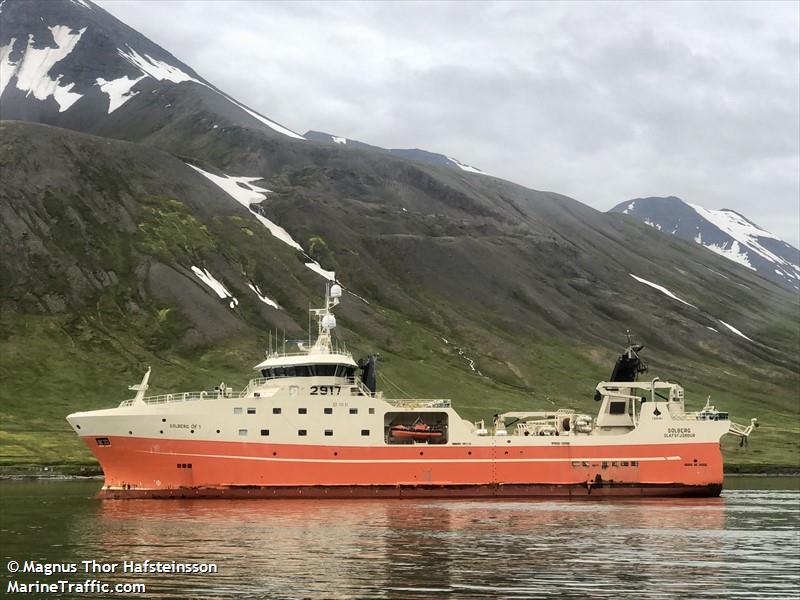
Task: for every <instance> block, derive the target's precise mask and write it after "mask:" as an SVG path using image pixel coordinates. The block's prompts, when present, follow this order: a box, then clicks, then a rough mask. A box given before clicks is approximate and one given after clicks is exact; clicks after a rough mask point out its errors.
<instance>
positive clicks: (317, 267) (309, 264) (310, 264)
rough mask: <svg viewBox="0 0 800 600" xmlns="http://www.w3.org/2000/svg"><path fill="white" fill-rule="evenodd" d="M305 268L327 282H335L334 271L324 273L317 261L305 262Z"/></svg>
mask: <svg viewBox="0 0 800 600" xmlns="http://www.w3.org/2000/svg"><path fill="white" fill-rule="evenodd" d="M305 265H306V267H308V268H309V269H311V270H312V271H314V273H316V274H317V275H321V276H322V277H324V278H325V279H327V280H328V281H336V271H326V270H325V269H323V268H322V267H321V266H320V265H319V263H318V262H317V261H312V262H307V263H305Z"/></svg>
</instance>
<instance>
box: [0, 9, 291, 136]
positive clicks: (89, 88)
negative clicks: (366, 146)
mask: <svg viewBox="0 0 800 600" xmlns="http://www.w3.org/2000/svg"><path fill="white" fill-rule="evenodd" d="M0 19H2V23H3V27H2V29H0V104H2V118H3V119H20V120H27V121H37V122H40V123H48V124H51V125H58V126H61V127H68V128H70V129H78V130H81V131H89V132H92V133H98V134H102V135H110V136H114V137H117V136H120V135H124V136H125V137H131V136H137V137H139V138H143V137H145V136H147V135H148V134H150V133H153V132H157V131H159V130H161V129H162V128H163V127H164V124H165V123H166V122H168V121H175V120H180V119H182V118H186V117H187V115H188V114H192V113H194V114H196V112H197V111H198V110H203V111H205V112H207V113H208V114H209V115H214V116H216V117H218V121H222V122H225V123H228V124H234V125H239V126H243V127H250V128H254V129H257V130H259V131H262V132H264V133H267V134H274V135H281V136H286V137H290V138H296V139H303V137H302V136H301V135H299V134H297V133H295V132H293V131H291V130H290V129H288V128H286V127H284V126H283V125H280V124H279V123H277V122H275V121H273V120H271V119H268V118H267V117H264V116H263V115H261V114H259V113H257V112H256V111H254V110H252V109H250V108H248V107H246V106H244V105H243V104H241V103H239V102H237V101H236V100H234V99H233V98H231V97H230V96H228V95H226V94H225V93H224V92H222V91H220V90H218V89H217V88H215V87H214V86H213V85H212V84H211V83H209V82H208V81H206V80H205V79H203V78H202V77H201V76H200V75H198V74H197V73H196V72H195V71H194V70H193V69H192V68H191V67H189V66H188V65H185V64H184V63H182V62H181V61H179V60H178V59H177V58H175V57H174V56H172V54H170V53H169V52H167V51H166V50H164V49H163V48H161V47H160V46H158V45H157V44H154V43H153V42H151V41H150V40H149V39H147V38H146V37H144V36H143V35H141V34H140V33H138V32H137V31H135V30H133V29H131V28H130V27H128V26H127V25H125V24H124V23H122V22H121V21H119V20H118V19H116V18H114V17H113V16H111V15H110V14H109V13H108V12H106V11H105V10H103V9H102V8H100V7H99V6H97V5H96V4H94V3H92V2H89V1H88V0H68V1H67V0H65V1H60V2H59V1H51V0H24V1H23V0H4V2H2V4H1V5H0ZM200 124H204V125H205V126H207V127H209V128H218V127H219V126H220V123H219V122H210V121H209V122H208V123H204V122H202V121H201V123H200Z"/></svg>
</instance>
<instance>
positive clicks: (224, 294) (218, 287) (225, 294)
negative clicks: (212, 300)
mask: <svg viewBox="0 0 800 600" xmlns="http://www.w3.org/2000/svg"><path fill="white" fill-rule="evenodd" d="M192 272H193V273H194V274H195V275H196V276H197V278H198V279H199V280H200V281H202V282H203V283H205V284H206V285H207V286H208V287H210V288H211V289H212V290H213V291H214V293H215V294H216V295H217V296H219V297H220V298H222V299H223V300H227V301H228V307H229V308H236V307H237V306H238V305H239V301H238V300H237V299H236V298H234V296H233V294H231V293H230V292H229V291H228V288H226V287H225V286H224V285H223V284H222V283H221V282H220V281H219V280H218V279H217V278H216V277H214V276H213V275H212V274H211V273H209V272H208V269H200V268H199V267H195V266H192Z"/></svg>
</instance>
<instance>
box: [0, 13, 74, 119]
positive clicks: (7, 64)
mask: <svg viewBox="0 0 800 600" xmlns="http://www.w3.org/2000/svg"><path fill="white" fill-rule="evenodd" d="M48 29H50V33H51V34H52V35H53V40H55V44H56V47H55V48H50V47H47V48H35V47H34V44H35V41H34V38H33V34H29V35H28V45H27V47H26V48H25V51H24V52H23V54H22V58H21V59H20V60H19V61H18V62H11V51H12V49H13V47H14V42H15V41H16V38H12V39H11V42H10V43H9V44H8V45H7V46H3V47H2V48H0V94H2V93H3V91H4V90H5V88H6V86H7V85H8V84H9V83H10V81H11V79H12V78H13V77H14V76H16V78H17V83H16V86H17V89H18V90H20V91H23V92H27V94H26V95H27V96H30V95H31V94H32V95H33V97H34V98H36V99H37V100H46V99H47V98H49V97H51V96H52V97H53V99H54V100H55V101H56V102H57V103H58V110H59V112H64V111H65V110H67V109H68V108H69V107H70V106H72V105H73V104H74V103H75V102H76V101H78V100H79V99H81V98H82V97H83V95H82V94H77V93H75V92H72V91H70V90H72V88H73V87H74V86H75V84H74V83H70V84H68V85H62V84H61V83H60V81H61V78H62V77H63V74H62V75H58V76H56V78H55V79H53V78H51V77H50V70H51V69H52V68H53V67H54V66H55V65H56V63H58V62H59V61H61V60H63V59H64V58H66V57H67V56H68V55H69V53H70V52H72V50H73V49H74V48H75V45H76V44H77V43H78V41H79V40H80V39H81V36H82V35H83V33H84V32H85V31H86V27H84V28H83V29H80V30H79V31H78V32H77V33H73V32H72V27H69V26H68V25H54V26H53V27H49V28H48Z"/></svg>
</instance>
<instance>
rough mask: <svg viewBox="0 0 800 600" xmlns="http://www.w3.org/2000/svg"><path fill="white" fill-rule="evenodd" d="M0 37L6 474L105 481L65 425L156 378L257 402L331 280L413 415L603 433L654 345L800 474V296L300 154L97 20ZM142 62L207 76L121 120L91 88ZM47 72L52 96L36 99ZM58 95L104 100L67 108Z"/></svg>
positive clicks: (660, 246) (743, 271) (519, 206)
mask: <svg viewBox="0 0 800 600" xmlns="http://www.w3.org/2000/svg"><path fill="white" fill-rule="evenodd" d="M87 6H88V8H87ZM37 21H38V22H39V23H44V29H42V28H41V27H40V26H39V25H37V24H36V23H37ZM0 24H2V27H0V31H2V34H3V36H5V38H4V40H11V39H13V40H15V41H14V42H13V43H11V42H9V41H4V42H3V43H4V47H5V48H10V51H9V52H8V53H5V54H3V60H4V61H5V60H8V61H10V62H13V63H14V65H15V69H16V70H15V71H14V75H13V76H11V77H10V78H9V79H8V81H7V83H6V87H5V90H4V92H3V95H2V97H0V113H2V115H3V118H4V119H7V116H8V115H11V116H13V117H14V118H15V120H3V121H2V122H0V177H2V185H0V244H1V245H2V246H1V248H2V255H3V260H2V261H0V284H1V287H0V325H2V326H1V327H0V372H1V374H2V378H3V384H2V386H0V414H1V415H2V421H1V422H2V425H0V439H2V440H3V444H2V446H1V448H2V449H1V450H0V464H2V465H14V464H21V463H26V462H27V463H30V462H36V463H64V462H67V463H72V464H85V463H87V462H89V460H90V458H89V457H88V455H87V453H86V451H85V450H84V449H83V448H82V447H81V445H80V444H79V443H78V442H77V441H76V439H75V436H74V435H73V434H72V432H71V431H70V430H69V428H68V427H67V425H66V423H65V421H64V419H63V417H64V415H65V414H67V413H69V412H71V411H74V410H78V409H91V408H96V407H101V406H108V405H110V404H113V403H115V402H117V401H118V400H120V399H122V398H123V397H124V396H125V395H126V394H127V392H126V386H127V385H128V384H130V383H134V382H136V381H138V380H139V379H140V378H141V373H142V372H143V371H144V369H145V368H146V366H147V365H152V367H153V377H152V379H151V383H152V385H153V389H154V393H158V392H168V391H171V390H175V389H197V388H198V387H205V388H210V387H213V386H214V385H217V384H219V382H220V380H224V381H226V382H227V383H228V385H231V386H232V387H236V388H238V387H241V386H242V385H243V384H244V383H245V382H246V379H247V376H248V372H249V369H250V368H251V366H252V365H253V364H255V363H256V362H258V360H259V356H263V354H262V352H263V350H264V348H266V347H267V346H268V344H270V340H271V343H273V344H274V343H275V338H276V336H277V337H280V338H281V339H282V338H283V337H284V336H285V337H286V338H289V339H305V337H306V336H307V323H308V321H307V315H308V313H307V309H308V305H309V301H311V302H312V303H314V304H316V301H315V300H314V299H315V298H317V299H318V298H319V297H320V295H321V291H322V286H323V285H324V283H325V282H326V280H328V279H330V278H333V277H335V278H336V279H337V280H338V281H339V282H341V283H342V285H343V286H344V288H345V290H346V292H347V293H346V294H345V297H344V302H343V303H342V305H341V306H340V307H339V309H337V320H338V323H339V326H338V328H337V331H338V334H339V337H340V338H341V339H342V340H344V341H345V342H346V343H347V345H348V347H349V348H351V349H352V350H353V351H354V353H355V354H356V355H357V356H362V355H363V354H365V353H367V352H378V353H379V354H380V356H381V359H380V368H379V385H380V386H381V388H382V389H384V390H386V392H387V393H388V394H390V395H395V396H397V395H400V396H405V395H414V396H423V397H451V398H453V399H454V402H455V405H456V406H457V407H458V409H459V410H460V411H461V412H462V414H463V415H464V416H465V418H470V419H480V418H486V417H487V416H489V415H491V414H493V413H495V412H498V411H502V410H505V409H511V408H512V407H513V408H517V409H519V410H525V409H530V410H534V409H542V408H550V407H552V406H553V405H554V404H555V405H565V406H572V407H575V408H576V409H579V410H585V411H592V412H593V411H595V410H596V405H595V404H594V402H593V400H592V395H593V390H594V385H595V384H596V382H597V381H598V380H601V379H604V378H607V377H608V375H609V373H610V368H611V366H612V364H613V360H614V358H615V355H616V353H617V352H618V351H619V349H620V347H621V345H622V344H624V342H625V331H626V330H631V331H632V332H633V334H634V335H635V336H636V337H637V339H638V340H639V341H642V342H644V343H646V344H647V347H648V353H647V356H648V358H649V363H650V365H651V368H652V372H653V373H652V374H653V376H656V375H657V376H659V377H662V378H663V379H667V378H669V379H673V380H675V379H677V380H680V381H681V382H682V383H683V384H684V385H685V386H686V389H687V401H688V403H689V406H690V407H696V408H700V407H701V406H702V405H703V404H704V402H705V399H706V396H707V395H712V396H713V398H714V401H715V402H716V403H717V404H718V405H724V409H725V410H730V411H731V413H732V414H734V415H735V416H737V417H739V418H742V419H745V418H749V417H750V416H758V417H759V418H760V420H761V422H762V423H763V425H762V427H761V429H759V434H758V436H757V437H756V438H754V439H753V441H752V443H751V446H750V448H749V449H736V448H730V454H729V459H730V460H732V461H733V462H734V463H735V464H738V465H746V464H758V465H762V464H765V463H767V464H771V465H790V464H795V463H796V462H797V461H798V459H800V456H798V448H797V445H796V439H797V435H798V433H800V429H799V428H798V425H797V423H798V419H797V416H798V415H797V412H798V408H797V403H796V393H797V388H798V383H800V376H798V371H800V357H798V354H797V351H796V349H797V344H798V333H799V332H798V327H797V307H796V300H795V298H796V297H795V295H794V294H793V292H792V291H791V290H787V289H786V288H784V287H782V286H780V285H777V284H776V283H773V282H771V281H768V280H765V279H764V278H763V277H761V276H760V275H758V274H757V273H755V272H753V271H752V270H750V269H747V268H745V267H743V266H742V265H738V264H736V263H733V262H731V261H728V260H726V259H725V258H723V257H720V256H716V255H714V254H712V253H709V252H707V250H705V249H704V248H701V247H699V245H697V244H695V243H694V242H686V241H684V240H681V239H679V238H677V237H673V236H666V235H664V236H661V235H659V236H654V235H653V232H652V230H651V229H649V228H648V227H646V226H645V225H642V224H641V223H639V222H637V221H635V220H633V219H627V218H620V216H619V215H616V214H604V213H601V212H598V211H596V210H594V209H592V208H590V207H588V206H586V205H583V204H581V203H580V202H577V201H575V200H573V199H571V198H568V197H566V196H563V195H560V194H557V193H553V192H542V191H536V190H531V189H527V188H524V187H522V186H519V185H516V184H513V183H511V182H507V181H503V180H500V179H497V178H494V177H486V176H482V175H479V174H476V173H471V172H468V171H465V170H462V169H460V168H459V169H457V168H453V167H452V166H447V165H439V164H433V163H431V162H423V161H418V160H408V159H406V158H404V157H400V156H397V155H394V154H391V153H387V152H385V151H380V150H376V149H373V148H369V147H366V148H364V147H342V146H343V145H342V144H325V143H321V142H316V141H313V140H306V139H299V138H298V137H294V136H292V135H289V134H285V133H282V132H280V131H279V130H276V129H275V128H274V127H272V126H269V125H266V124H264V123H263V122H262V121H260V120H258V119H255V118H252V117H251V116H250V114H249V113H247V112H246V111H245V110H244V109H243V108H240V106H239V104H240V103H238V102H236V101H235V100H233V99H230V98H229V97H228V96H226V95H224V93H223V92H221V91H219V90H216V89H214V88H213V87H212V86H211V84H209V83H207V82H205V80H204V79H203V78H202V76H201V75H200V74H199V73H196V72H195V71H193V70H191V69H190V68H189V67H188V66H187V65H184V64H183V63H180V61H178V60H177V59H174V58H173V57H171V55H169V54H168V53H167V52H166V51H165V50H162V49H158V50H157V47H155V45H153V46H149V45H148V44H151V43H150V42H147V41H146V40H144V38H142V39H139V38H140V37H141V36H139V34H137V33H136V32H133V31H132V30H130V29H129V28H127V27H126V26H124V25H123V24H121V23H120V22H119V21H117V20H116V19H114V18H113V17H112V16H111V15H109V14H108V13H106V12H104V11H101V10H100V9H99V8H98V7H96V6H95V5H93V4H91V3H89V2H61V3H57V2H43V3H39V2H13V1H12V0H6V1H5V2H4V3H3V4H2V5H0ZM57 25H62V26H64V27H66V28H67V30H57V36H58V37H59V40H58V41H57V40H56V34H54V32H53V30H52V29H51V28H54V27H56V26H57ZM64 31H68V33H69V34H70V35H71V36H76V35H77V32H81V31H83V32H82V33H81V34H80V38H79V39H77V41H74V43H73V45H72V47H71V49H70V51H69V53H67V54H66V55H65V56H64V58H62V59H61V60H57V61H50V62H48V61H49V60H50V59H47V60H44V59H42V58H41V57H42V56H45V57H46V56H50V55H51V54H52V53H53V52H52V51H53V50H56V45H58V50H59V51H61V48H62V47H61V42H62V41H63V36H64V35H65V34H64V33H63V32H64ZM37 32H39V33H37ZM58 32H60V33H58ZM48 35H50V36H51V37H48ZM40 38H41V39H40ZM16 40H25V41H26V42H25V44H24V45H23V46H17V41H16ZM70 43H72V42H70ZM84 44H86V47H85V48H84V46H83V45H84ZM45 47H49V48H51V51H50V52H44V53H39V54H37V51H38V50H42V49H44V48H45ZM127 48H130V49H131V50H135V51H136V53H137V54H138V55H139V56H142V57H144V56H148V57H150V59H152V61H161V62H163V63H165V64H167V65H168V67H170V68H174V69H180V71H181V72H182V73H185V74H186V75H188V76H189V77H191V80H184V81H178V82H176V81H173V80H171V79H157V78H156V77H153V76H145V77H144V78H142V79H141V81H139V82H138V83H137V84H136V86H134V87H133V88H132V89H133V91H136V92H139V93H138V94H136V95H135V96H133V97H131V98H129V99H128V100H127V101H126V102H124V103H123V104H121V105H120V106H119V107H118V108H117V109H116V110H113V111H112V112H111V114H109V113H108V108H109V107H110V104H109V97H108V95H107V94H106V93H105V92H103V91H102V89H100V86H97V85H95V84H92V83H91V82H92V81H94V82H95V83H96V80H97V79H98V78H102V79H104V80H106V81H112V80H115V79H119V78H121V77H123V76H126V75H125V73H128V74H132V75H135V73H133V71H132V70H131V71H130V72H128V71H126V72H125V73H122V72H114V71H113V69H112V68H111V67H110V66H109V67H108V68H107V69H105V68H101V67H102V65H119V66H120V68H124V69H128V68H129V65H130V62H129V61H127V60H126V59H122V62H118V60H119V58H120V52H119V51H120V49H123V50H125V49H127ZM29 52H33V54H30V55H29V54H28V53H29ZM126 52H127V50H126ZM157 52H160V53H157ZM62 53H63V52H62ZM29 56H30V57H33V58H31V59H30V60H31V61H32V62H31V64H39V65H40V68H39V71H37V72H38V73H39V76H40V79H39V81H40V82H43V83H42V85H38V84H37V85H36V86H33V87H32V88H31V89H32V90H37V92H36V93H38V94H39V96H44V99H42V98H39V97H38V96H36V95H35V94H34V93H33V92H31V93H30V94H28V92H24V90H20V89H19V87H18V85H17V82H18V81H19V74H20V73H21V74H22V82H23V84H22V85H23V87H25V86H26V85H27V84H26V83H25V82H27V81H28V79H27V75H26V70H25V65H26V64H27V60H28V57H29ZM75 57H80V61H78V59H77V58H75ZM152 61H151V62H152ZM4 64H5V63H4ZM41 65H44V66H41ZM48 65H49V66H48ZM45 66H47V69H45ZM104 69H105V70H104ZM164 70H167V67H164ZM4 72H10V71H5V70H4ZM87 73H88V75H86V74H87ZM15 78H16V79H15ZM126 78H127V76H126ZM4 81H5V79H4ZM48 82H50V83H48ZM52 82H55V84H56V87H53V84H52ZM79 83H80V84H81V85H79ZM139 85H142V86H145V85H146V86H150V87H148V88H144V87H142V88H139V87H137V86H139ZM48 86H49V87H48ZM59 86H64V87H68V86H71V87H69V89H68V90H66V92H67V93H73V92H74V93H80V94H82V96H81V98H79V99H77V100H75V101H74V102H73V103H72V104H71V105H69V106H67V107H66V108H65V109H64V110H63V111H61V110H59V109H60V108H61V105H60V104H59V103H58V100H56V98H55V96H56V92H55V91H53V92H52V94H50V95H45V94H44V92H45V91H47V90H50V89H53V90H55V89H56V88H58V87H59ZM148 89H149V91H148ZM9 90H11V91H10V92H9ZM57 93H58V95H63V94H64V92H63V91H59V92H57ZM90 97H93V98H94V100H93V101H92V102H90V99H91V98H90ZM87 98H88V99H87ZM101 101H102V102H101ZM82 103H83V104H82ZM167 104H171V106H170V107H169V108H168V109H167V108H166V105H167ZM45 105H48V106H50V108H49V109H47V107H46V106H45ZM7 111H8V112H7ZM14 111H17V112H14ZM73 111H75V113H74V114H75V115H78V113H79V112H81V111H86V112H85V113H84V116H83V117H81V118H78V117H77V116H76V117H73V116H72V115H73ZM9 118H10V117H9ZM263 118H264V119H266V118H267V117H263ZM270 122H272V123H277V121H272V120H271V119H270ZM214 125H217V127H214ZM270 332H272V333H271V334H270ZM278 332H280V334H279V335H278ZM34 387H35V393H33V394H31V393H29V392H28V390H32V389H34ZM759 440H761V441H759Z"/></svg>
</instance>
